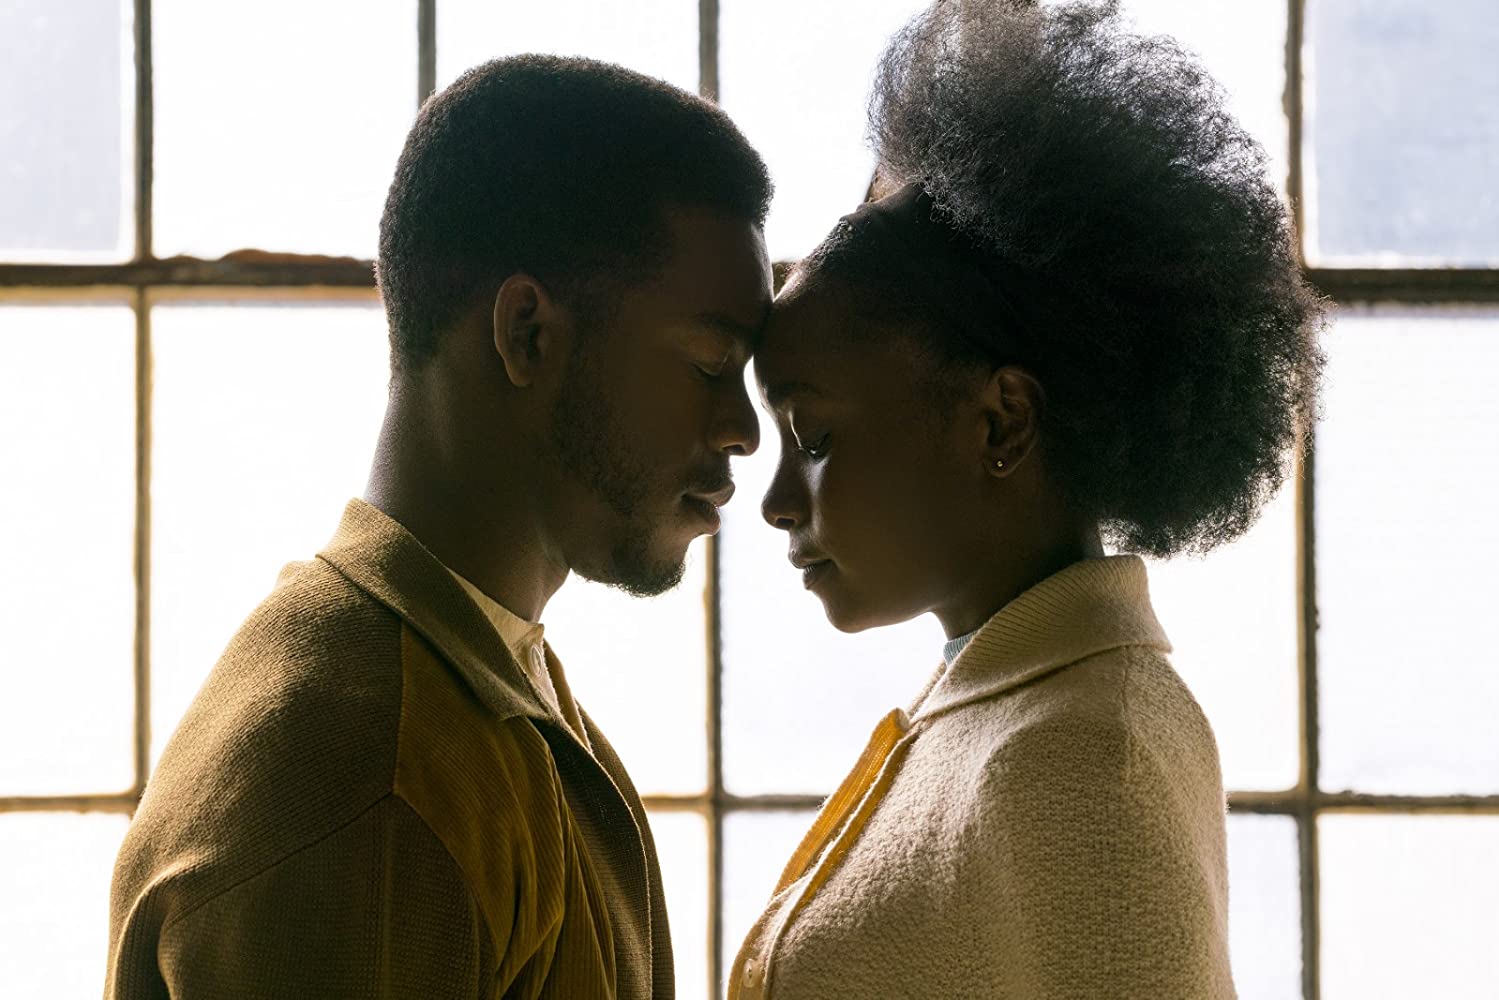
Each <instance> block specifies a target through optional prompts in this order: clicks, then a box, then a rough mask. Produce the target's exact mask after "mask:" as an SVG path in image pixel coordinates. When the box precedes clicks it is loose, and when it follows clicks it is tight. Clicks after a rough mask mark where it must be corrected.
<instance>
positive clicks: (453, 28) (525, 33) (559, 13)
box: [437, 0, 698, 94]
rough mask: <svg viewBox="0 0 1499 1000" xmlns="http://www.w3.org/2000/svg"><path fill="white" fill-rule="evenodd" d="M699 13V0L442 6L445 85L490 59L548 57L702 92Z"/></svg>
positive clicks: (493, 1)
mask: <svg viewBox="0 0 1499 1000" xmlns="http://www.w3.org/2000/svg"><path fill="white" fill-rule="evenodd" d="M697 8H698V2H697V0H636V2H632V3H598V2H597V0H552V2H550V3H545V4H513V3H502V2H499V0H442V3H440V4H438V6H437V76H438V86H447V85H448V84H449V83H452V82H453V80H455V79H456V78H457V77H458V75H459V74H460V73H462V72H463V71H464V70H466V69H469V68H470V67H472V66H477V65H478V64H479V63H482V62H487V61H489V60H490V59H498V58H499V57H501V56H508V55H515V54H516V53H520V52H547V53H551V54H554V55H563V56H587V57H588V58H590V59H602V60H603V61H604V62H612V63H619V64H620V65H622V66H628V67H629V68H630V69H633V70H636V71H638V72H641V73H646V74H648V75H650V76H654V77H659V78H661V79H663V80H666V81H668V82H670V83H674V84H676V85H677V86H678V87H681V88H682V89H683V90H686V91H688V92H689V93H693V94H695V93H697V85H698V31H697V26H698V17H697Z"/></svg>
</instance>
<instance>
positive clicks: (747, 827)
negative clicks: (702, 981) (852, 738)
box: [723, 761, 852, 976]
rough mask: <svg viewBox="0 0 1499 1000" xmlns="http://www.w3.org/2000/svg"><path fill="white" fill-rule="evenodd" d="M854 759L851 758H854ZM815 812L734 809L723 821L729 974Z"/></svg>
mask: <svg viewBox="0 0 1499 1000" xmlns="http://www.w3.org/2000/svg"><path fill="white" fill-rule="evenodd" d="M850 763H852V761H850ZM816 815H817V814H816V813H813V812H810V811H796V812H732V813H729V814H728V815H727V816H725V817H724V821H723V852H724V854H723V970H724V975H725V976H727V975H728V974H729V970H730V969H731V968H732V967H733V964H734V956H735V955H737V954H739V946H740V945H741V944H743V943H744V937H745V935H746V934H748V933H749V930H750V927H751V926H753V925H754V923H755V918H756V917H758V916H759V915H760V914H761V913H763V912H764V911H765V906H766V904H767V903H769V902H770V894H771V893H772V892H774V891H775V887H776V881H777V880H778V879H779V878H780V877H781V871H782V870H783V869H784V868H785V867H786V862H788V861H790V860H791V852H792V851H794V850H796V845H797V844H799V843H801V840H802V836H803V835H804V834H805V833H806V832H807V830H808V829H810V828H811V826H812V820H813V819H814V818H815V817H816Z"/></svg>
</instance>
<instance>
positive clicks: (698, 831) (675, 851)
mask: <svg viewBox="0 0 1499 1000" xmlns="http://www.w3.org/2000/svg"><path fill="white" fill-rule="evenodd" d="M650 820H651V834H652V836H654V837H655V839H656V853H657V855H658V856H659V857H660V859H661V884H662V888H663V889H664V890H665V892H666V913H667V916H668V917H669V918H670V921H671V951H672V959H673V963H674V964H675V966H676V971H677V996H678V997H679V998H680V1000H705V998H706V997H707V996H708V821H707V820H706V819H704V818H703V816H702V814H701V813H695V812H653V813H651V814H650Z"/></svg>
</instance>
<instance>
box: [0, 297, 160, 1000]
mask: <svg viewBox="0 0 1499 1000" xmlns="http://www.w3.org/2000/svg"><path fill="white" fill-rule="evenodd" d="M0 357H3V358H4V362H3V363H0V470H4V472H3V475H4V487H3V488H0V524H3V525H5V527H6V532H5V548H4V553H5V572H3V573H0V634H4V636H5V651H4V653H3V654H0V674H3V675H4V695H3V696H0V795H70V794H80V793H88V792H121V791H125V790H126V789H128V788H129V787H130V784H131V782H132V781H133V779H134V764H133V761H134V759H135V758H134V753H133V750H132V747H133V739H132V737H133V731H134V718H135V716H134V707H133V699H134V676H135V673H134V662H135V658H134V650H135V570H134V560H135V321H134V319H133V317H132V314H131V312H130V310H129V309H127V308H125V307H123V306H115V305H97V306H74V307H55V306H3V307H0ZM0 857H3V855H0ZM3 898H4V897H3V896H0V899H3ZM0 940H3V938H0ZM3 993H4V991H3V990H0V994H3Z"/></svg>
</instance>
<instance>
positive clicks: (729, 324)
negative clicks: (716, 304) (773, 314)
mask: <svg viewBox="0 0 1499 1000" xmlns="http://www.w3.org/2000/svg"><path fill="white" fill-rule="evenodd" d="M695 321H696V322H697V324H698V325H699V326H706V327H711V328H712V329H715V330H717V331H719V332H720V333H725V334H728V335H729V336H730V337H733V338H734V339H736V340H742V341H744V344H745V346H746V347H749V346H751V345H753V344H754V342H755V339H756V338H757V337H759V336H760V326H761V325H763V324H756V325H754V326H746V325H745V324H743V323H741V322H739V321H738V320H737V319H734V318H733V317H732V316H725V315H724V314H723V313H716V312H706V313H699V314H698V315H697V317H696V320H695Z"/></svg>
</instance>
